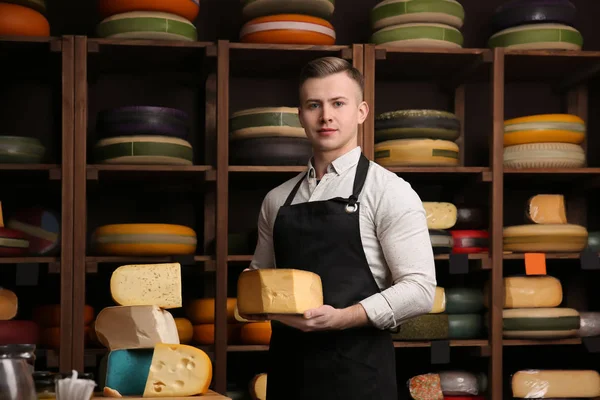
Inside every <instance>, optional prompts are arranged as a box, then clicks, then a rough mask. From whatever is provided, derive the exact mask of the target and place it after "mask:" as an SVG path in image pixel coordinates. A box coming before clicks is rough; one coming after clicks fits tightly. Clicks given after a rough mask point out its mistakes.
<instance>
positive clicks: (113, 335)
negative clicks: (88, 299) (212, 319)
mask: <svg viewBox="0 0 600 400" xmlns="http://www.w3.org/2000/svg"><path fill="white" fill-rule="evenodd" d="M110 293H111V296H112V298H113V300H114V301H115V303H116V304H117V305H116V306H111V307H106V308H104V309H103V310H102V311H100V312H99V313H98V317H97V318H96V323H95V330H96V336H97V338H98V340H99V341H100V343H102V344H103V345H104V346H105V347H106V348H108V349H109V351H110V352H109V354H108V357H107V360H106V367H105V371H102V370H101V371H100V375H101V376H103V377H104V388H103V390H104V396H106V397H126V396H134V397H185V396H193V395H197V394H204V393H207V391H208V386H209V385H210V382H211V379H212V371H213V368H212V361H211V359H210V358H209V357H208V355H207V354H206V353H205V352H204V351H202V350H200V349H198V348H196V347H193V346H190V345H186V344H182V343H181V340H180V336H179V335H180V334H179V331H178V329H177V323H176V322H175V319H174V318H173V315H172V314H171V313H170V312H169V310H170V309H176V308H181V307H182V293H181V265H179V264H178V263H164V264H141V265H123V266H120V267H118V268H117V269H115V271H114V272H113V273H112V276H111V279H110ZM182 368H183V369H184V370H185V373H182V370H181V369H182ZM103 369H104V368H103Z"/></svg>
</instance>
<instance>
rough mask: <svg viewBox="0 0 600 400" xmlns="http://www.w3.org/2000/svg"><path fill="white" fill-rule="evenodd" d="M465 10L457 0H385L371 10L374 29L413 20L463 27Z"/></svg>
mask: <svg viewBox="0 0 600 400" xmlns="http://www.w3.org/2000/svg"><path fill="white" fill-rule="evenodd" d="M464 20H465V10H464V9H463V6H462V5H461V4H460V3H459V2H458V1H456V0H429V1H422V0H385V1H382V2H380V3H379V4H377V5H376V6H375V7H373V9H372V10H371V26H372V27H373V29H374V30H377V29H381V28H385V27H387V26H392V25H400V24H408V23H412V22H437V23H440V24H445V25H450V26H453V27H455V28H461V27H462V25H463V23H464Z"/></svg>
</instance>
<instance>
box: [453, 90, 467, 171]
mask: <svg viewBox="0 0 600 400" xmlns="http://www.w3.org/2000/svg"><path fill="white" fill-rule="evenodd" d="M465 101H466V97H465V85H460V86H458V87H457V88H456V90H455V91H454V114H455V115H456V117H457V118H458V120H459V121H460V132H459V135H458V139H456V140H455V142H456V144H457V145H458V159H459V162H460V165H462V166H463V167H464V165H465V108H466V107H465Z"/></svg>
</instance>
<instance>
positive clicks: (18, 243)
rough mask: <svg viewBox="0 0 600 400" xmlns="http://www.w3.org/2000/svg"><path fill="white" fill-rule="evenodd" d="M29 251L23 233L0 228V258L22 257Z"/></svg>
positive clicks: (27, 242) (27, 241) (25, 236)
mask: <svg viewBox="0 0 600 400" xmlns="http://www.w3.org/2000/svg"><path fill="white" fill-rule="evenodd" d="M28 251H29V240H27V235H25V234H24V233H23V232H20V231H17V230H14V229H9V228H1V227H0V257H18V256H24V255H26V254H27V252H28Z"/></svg>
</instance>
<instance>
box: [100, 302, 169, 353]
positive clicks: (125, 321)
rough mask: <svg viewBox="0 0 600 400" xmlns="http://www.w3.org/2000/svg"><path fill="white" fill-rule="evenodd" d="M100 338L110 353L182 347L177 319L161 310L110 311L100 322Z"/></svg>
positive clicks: (122, 308)
mask: <svg viewBox="0 0 600 400" xmlns="http://www.w3.org/2000/svg"><path fill="white" fill-rule="evenodd" d="M96 336H97V337H98V340H99V341H100V343H102V344H103V345H104V346H106V347H107V348H108V349H110V350H118V349H150V348H153V347H154V346H155V345H156V344H158V343H171V344H179V334H178V333H177V325H176V324H175V320H174V318H173V315H171V313H170V312H168V311H166V310H162V309H161V308H159V307H157V306H118V307H107V308H105V309H103V310H102V311H100V313H98V317H97V318H96Z"/></svg>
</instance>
